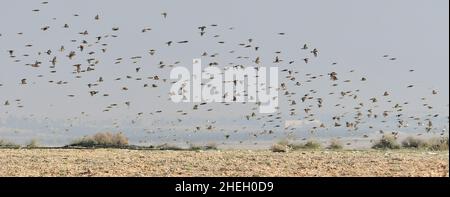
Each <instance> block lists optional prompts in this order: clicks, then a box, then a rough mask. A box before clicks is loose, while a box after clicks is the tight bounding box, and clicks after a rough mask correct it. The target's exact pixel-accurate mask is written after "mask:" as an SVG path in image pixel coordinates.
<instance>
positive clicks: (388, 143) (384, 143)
mask: <svg viewBox="0 0 450 197" xmlns="http://www.w3.org/2000/svg"><path fill="white" fill-rule="evenodd" d="M372 148H373V149H400V144H399V143H398V142H397V139H396V138H395V136H394V135H392V134H385V135H383V136H382V137H381V139H380V140H378V141H377V142H375V143H374V145H373V146H372Z"/></svg>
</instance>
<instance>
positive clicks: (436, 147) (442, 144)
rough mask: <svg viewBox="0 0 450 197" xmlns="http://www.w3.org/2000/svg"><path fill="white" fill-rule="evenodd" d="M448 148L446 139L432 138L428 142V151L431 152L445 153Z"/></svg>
mask: <svg viewBox="0 0 450 197" xmlns="http://www.w3.org/2000/svg"><path fill="white" fill-rule="evenodd" d="M448 146H449V144H448V137H444V138H432V139H430V140H429V141H428V150H431V151H446V150H448Z"/></svg>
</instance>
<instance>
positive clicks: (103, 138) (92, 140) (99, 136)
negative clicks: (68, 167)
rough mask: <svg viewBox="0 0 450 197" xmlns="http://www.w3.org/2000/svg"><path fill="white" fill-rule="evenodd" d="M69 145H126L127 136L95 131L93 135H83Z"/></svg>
mask: <svg viewBox="0 0 450 197" xmlns="http://www.w3.org/2000/svg"><path fill="white" fill-rule="evenodd" d="M71 146H81V147H125V146H128V138H127V137H126V136H125V135H123V133H116V134H113V133H110V132H104V133H96V134H95V135H93V136H85V137H83V138H81V139H79V140H76V141H75V142H74V143H72V144H71Z"/></svg>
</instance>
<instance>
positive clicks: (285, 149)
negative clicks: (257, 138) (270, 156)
mask: <svg viewBox="0 0 450 197" xmlns="http://www.w3.org/2000/svg"><path fill="white" fill-rule="evenodd" d="M270 150H271V151H272V152H274V153H285V152H288V150H289V147H288V146H286V145H282V144H274V145H272V147H271V148H270Z"/></svg>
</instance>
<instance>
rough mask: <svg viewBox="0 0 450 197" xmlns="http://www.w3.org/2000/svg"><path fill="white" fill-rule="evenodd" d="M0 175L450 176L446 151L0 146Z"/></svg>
mask: <svg viewBox="0 0 450 197" xmlns="http://www.w3.org/2000/svg"><path fill="white" fill-rule="evenodd" d="M0 176H21V177H22V176H52V177H53V176H58V177H59V176H63V177H66V176H102V177H103V176H108V177H109V176H114V177H117V176H118V177H122V176H138V177H140V176H158V177H166V176H201V177H203V176H264V177H265V176H300V177H304V176H307V177H310V176H382V177H385V176H425V177H428V176H433V177H448V176H449V152H448V151H445V152H427V151H409V150H400V151H373V150H366V151H319V150H317V151H295V152H290V153H273V152H270V151H237V150H229V151H144V150H121V149H95V150H63V149H52V150H45V149H15V150H14V149H0Z"/></svg>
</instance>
